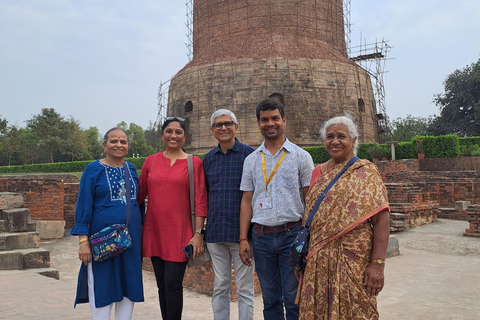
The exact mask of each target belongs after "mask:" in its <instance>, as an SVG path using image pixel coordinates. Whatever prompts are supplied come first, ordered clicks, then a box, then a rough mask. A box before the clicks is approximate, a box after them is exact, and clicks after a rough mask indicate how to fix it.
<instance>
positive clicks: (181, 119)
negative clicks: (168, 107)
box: [165, 117, 185, 122]
mask: <svg viewBox="0 0 480 320" xmlns="http://www.w3.org/2000/svg"><path fill="white" fill-rule="evenodd" d="M172 120H177V121H180V122H184V121H185V119H183V118H180V117H166V118H165V121H172Z"/></svg>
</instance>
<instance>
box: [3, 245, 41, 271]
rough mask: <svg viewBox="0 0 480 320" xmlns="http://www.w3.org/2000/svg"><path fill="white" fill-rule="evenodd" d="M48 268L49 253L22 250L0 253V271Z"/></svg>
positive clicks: (36, 250) (37, 250)
mask: <svg viewBox="0 0 480 320" xmlns="http://www.w3.org/2000/svg"><path fill="white" fill-rule="evenodd" d="M49 267H50V251H48V250H45V249H42V248H37V249H23V250H12V251H3V252H0V270H24V269H37V268H49Z"/></svg>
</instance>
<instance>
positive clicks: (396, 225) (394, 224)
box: [390, 220, 406, 228]
mask: <svg viewBox="0 0 480 320" xmlns="http://www.w3.org/2000/svg"><path fill="white" fill-rule="evenodd" d="M390 227H392V228H405V227H406V223H405V221H403V220H390Z"/></svg>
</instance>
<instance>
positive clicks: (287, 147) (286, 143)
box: [255, 137, 294, 156]
mask: <svg viewBox="0 0 480 320" xmlns="http://www.w3.org/2000/svg"><path fill="white" fill-rule="evenodd" d="M283 148H285V150H287V151H288V152H289V153H291V152H292V151H293V149H294V146H293V143H291V142H290V140H288V138H287V137H285V141H284V142H283V144H282V147H281V148H280V149H279V150H278V151H277V153H278V152H280V151H281V150H282V149H283ZM260 151H263V153H265V152H266V151H267V148H265V140H263V142H262V144H261V145H260V147H258V149H257V150H255V152H260ZM273 156H275V155H273Z"/></svg>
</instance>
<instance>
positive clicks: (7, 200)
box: [0, 192, 24, 210]
mask: <svg viewBox="0 0 480 320" xmlns="http://www.w3.org/2000/svg"><path fill="white" fill-rule="evenodd" d="M23 204H24V202H23V196H22V195H21V194H20V193H16V192H0V210H5V209H15V208H22V207H23Z"/></svg>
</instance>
